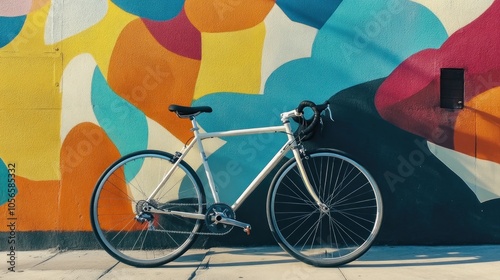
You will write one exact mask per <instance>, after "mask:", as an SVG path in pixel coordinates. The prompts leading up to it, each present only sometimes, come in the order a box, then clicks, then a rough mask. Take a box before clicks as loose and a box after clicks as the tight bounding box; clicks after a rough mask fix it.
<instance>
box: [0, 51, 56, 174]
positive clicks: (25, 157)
mask: <svg viewBox="0 0 500 280" xmlns="http://www.w3.org/2000/svg"><path fill="white" fill-rule="evenodd" d="M61 60H62V58H61V57H60V56H56V57H51V56H46V57H36V56H25V57H19V56H12V57H6V56H3V57H0V73H1V75H0V96H1V98H0V120H1V121H0V131H1V135H2V136H1V137H0V158H2V160H3V161H4V162H8V163H16V175H19V176H21V177H24V178H27V179H31V180H54V179H59V178H60V172H59V152H60V146H61V144H60V137H59V130H60V123H61V119H60V118H61V97H60V94H59V89H58V84H57V81H58V77H59V76H60V71H61V64H62V61H61Z"/></svg>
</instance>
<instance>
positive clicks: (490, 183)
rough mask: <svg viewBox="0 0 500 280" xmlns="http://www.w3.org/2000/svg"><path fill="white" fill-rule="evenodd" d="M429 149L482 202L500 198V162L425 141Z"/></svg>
mask: <svg viewBox="0 0 500 280" xmlns="http://www.w3.org/2000/svg"><path fill="white" fill-rule="evenodd" d="M427 146H428V147H429V150H430V151H431V152H432V153H433V154H434V155H435V156H436V157H437V158H438V159H439V160H441V161H442V162H443V163H444V164H445V165H446V166H448V168H450V169H451V170H452V171H453V172H454V173H455V174H457V175H458V176H459V177H460V178H461V179H462V180H463V181H464V182H465V183H466V184H467V186H469V188H470V189H471V190H472V191H473V192H474V194H475V195H476V197H477V199H478V200H479V202H481V203H483V202H486V201H489V200H492V199H497V198H500V185H499V184H498V182H499V181H500V164H498V163H496V162H492V161H487V160H482V159H478V158H475V157H471V156H469V155H466V154H463V153H460V152H457V151H454V150H451V149H447V148H444V147H441V146H438V145H436V144H434V143H431V142H427Z"/></svg>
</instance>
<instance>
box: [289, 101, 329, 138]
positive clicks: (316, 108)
mask: <svg viewBox="0 0 500 280" xmlns="http://www.w3.org/2000/svg"><path fill="white" fill-rule="evenodd" d="M329 106H330V103H329V102H328V101H326V102H325V103H323V104H320V105H316V104H315V103H314V102H312V101H309V100H304V101H302V102H300V104H299V106H298V107H297V109H296V111H297V113H298V114H299V115H301V116H302V117H303V114H304V109H305V108H311V110H312V111H313V113H314V115H313V117H312V118H311V119H309V120H306V119H305V118H304V117H303V118H304V120H306V123H307V126H306V127H305V128H304V129H302V130H301V131H300V132H299V133H300V136H306V135H308V134H310V133H311V132H312V131H313V130H314V128H315V127H316V125H318V123H319V122H320V120H321V113H322V112H323V111H324V110H325V109H327V108H328V107H329ZM294 120H295V121H297V122H298V120H297V119H294Z"/></svg>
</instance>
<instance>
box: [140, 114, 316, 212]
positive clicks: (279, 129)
mask: <svg viewBox="0 0 500 280" xmlns="http://www.w3.org/2000/svg"><path fill="white" fill-rule="evenodd" d="M292 116H298V113H297V112H296V111H295V110H292V111H289V112H285V113H282V114H281V121H282V125H279V126H269V127H258V128H245V129H238V130H228V131H220V132H200V131H199V130H200V129H199V127H198V123H197V122H196V118H195V117H191V118H190V119H191V123H192V126H193V129H192V130H193V134H194V138H193V140H191V141H190V142H189V144H188V145H186V146H184V148H183V149H182V150H181V151H180V152H178V153H177V155H178V157H177V158H175V159H174V160H175V163H174V166H173V167H172V168H171V169H170V170H169V171H168V172H167V174H166V175H165V177H164V178H163V180H162V181H161V182H160V184H159V185H158V186H157V187H156V189H155V190H154V191H153V193H152V194H151V195H150V196H149V197H148V199H147V201H150V200H151V199H153V198H154V197H155V195H156V194H157V193H158V192H159V191H160V189H161V188H162V186H163V185H164V184H165V182H166V181H167V180H168V179H169V177H170V176H171V175H172V174H173V172H174V171H175V169H176V168H177V166H178V165H179V162H180V161H182V160H183V159H184V158H185V157H186V155H187V154H188V153H189V151H190V150H191V149H192V148H193V147H194V146H195V145H196V144H198V148H199V153H200V156H201V160H202V163H203V167H204V168H205V175H206V177H207V180H208V184H209V187H210V191H211V193H212V195H213V198H214V201H215V203H220V202H221V201H220V199H219V193H218V189H217V186H216V185H215V181H214V178H213V176H212V173H211V171H210V166H209V164H208V161H207V156H206V154H205V149H204V147H203V144H202V140H204V139H208V138H215V137H230V136H242V135H255V134H265V133H283V132H284V133H285V134H286V135H287V139H288V140H287V141H286V143H285V144H284V145H283V146H282V148H281V149H279V150H278V152H277V153H276V154H275V155H274V157H273V158H272V159H271V160H270V161H269V163H268V164H267V165H266V166H265V167H264V168H263V169H262V170H261V171H260V172H259V174H258V175H257V176H256V177H255V178H254V180H253V181H252V182H251V183H250V184H249V185H248V186H247V187H246V189H245V190H244V191H243V193H242V194H241V195H240V197H239V198H238V199H237V200H236V201H235V202H234V204H233V205H232V206H231V208H232V209H233V211H236V210H237V209H238V208H239V207H240V205H241V204H242V203H243V202H244V201H245V200H246V199H247V198H248V196H249V195H250V194H251V193H252V192H253V191H254V190H255V189H256V188H257V186H258V185H259V184H260V183H261V182H262V181H263V180H264V178H265V177H266V176H267V175H268V174H269V173H270V172H271V171H272V170H273V168H274V167H276V165H277V164H278V163H279V162H280V160H281V159H283V157H284V156H285V155H286V154H287V153H288V152H289V151H290V150H291V151H292V152H293V155H294V157H295V159H296V160H297V166H298V167H299V170H300V173H301V175H302V176H301V177H302V179H303V181H304V184H305V185H306V188H307V189H308V191H309V193H310V194H311V196H312V197H313V198H314V200H315V201H316V203H317V204H318V205H321V204H322V203H321V201H320V199H319V198H318V196H317V195H316V193H315V191H314V189H313V187H312V185H311V183H310V182H309V179H308V177H307V175H306V172H305V170H304V166H303V165H302V161H301V157H300V151H299V149H298V145H297V143H296V140H295V137H294V135H293V132H292V128H291V125H290V122H289V118H290V117H292ZM171 213H173V212H171ZM175 213H176V214H179V212H175ZM181 216H189V217H191V218H198V219H199V218H202V217H204V216H199V215H197V214H184V215H181Z"/></svg>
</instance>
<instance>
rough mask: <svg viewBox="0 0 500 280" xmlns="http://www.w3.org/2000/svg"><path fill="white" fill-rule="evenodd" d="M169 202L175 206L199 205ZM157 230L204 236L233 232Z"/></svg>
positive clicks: (204, 204)
mask: <svg viewBox="0 0 500 280" xmlns="http://www.w3.org/2000/svg"><path fill="white" fill-rule="evenodd" d="M168 204H169V205H175V206H196V207H197V206H198V204H190V203H168ZM202 205H203V206H205V207H206V206H207V204H206V203H203V204H202ZM158 210H162V209H158ZM201 226H202V227H203V224H201ZM155 231H160V232H166V233H175V234H197V235H204V236H209V235H214V236H222V235H226V234H228V233H229V232H231V231H228V232H224V233H217V232H200V231H197V232H192V231H179V230H155Z"/></svg>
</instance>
